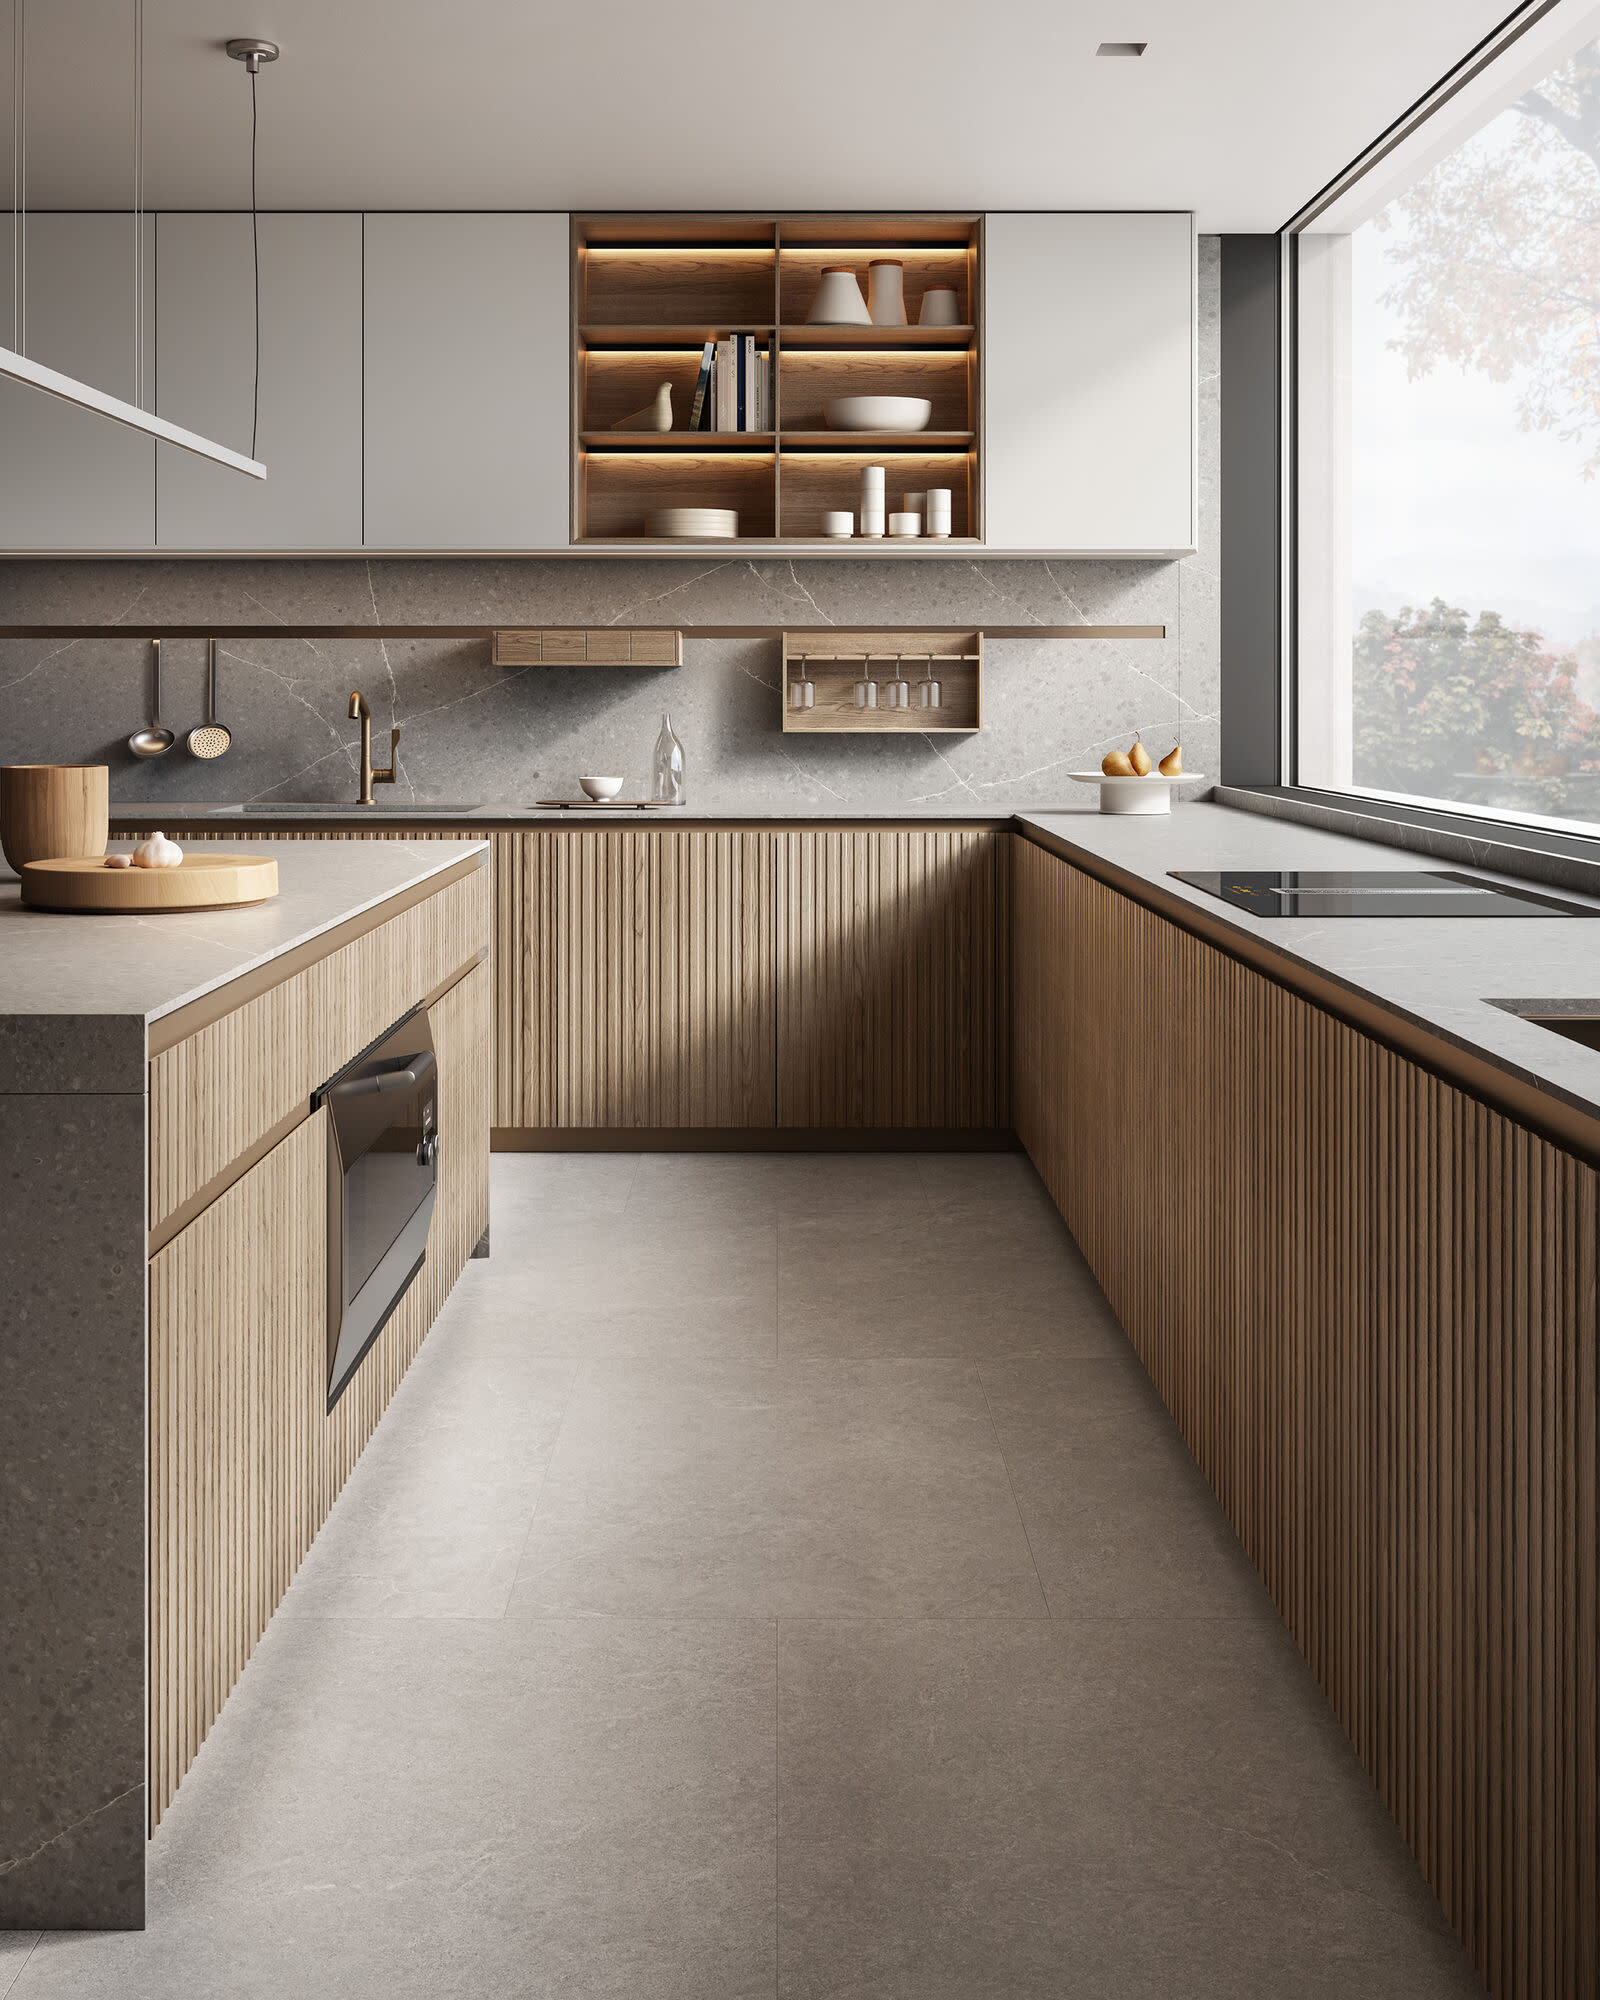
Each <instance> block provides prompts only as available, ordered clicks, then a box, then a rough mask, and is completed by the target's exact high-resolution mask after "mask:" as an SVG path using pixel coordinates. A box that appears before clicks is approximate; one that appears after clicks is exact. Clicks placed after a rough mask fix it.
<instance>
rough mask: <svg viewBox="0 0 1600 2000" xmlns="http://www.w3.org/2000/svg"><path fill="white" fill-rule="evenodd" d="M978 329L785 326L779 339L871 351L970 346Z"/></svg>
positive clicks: (784, 343) (789, 344)
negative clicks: (887, 348) (898, 348)
mask: <svg viewBox="0 0 1600 2000" xmlns="http://www.w3.org/2000/svg"><path fill="white" fill-rule="evenodd" d="M977 332H978V330H977V328H976V327H973V326H782V327H779V329H778V341H779V344H780V346H783V347H797V348H806V347H843V348H852V347H853V348H857V349H859V350H860V352H861V353H863V354H872V353H874V352H876V351H877V350H878V349H880V348H885V347H889V348H894V347H910V348H925V347H955V348H965V347H970V346H971V345H972V343H973V341H974V340H975V339H976V338H977Z"/></svg>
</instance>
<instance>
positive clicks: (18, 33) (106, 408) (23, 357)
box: [0, 0, 278, 479]
mask: <svg viewBox="0 0 1600 2000" xmlns="http://www.w3.org/2000/svg"><path fill="white" fill-rule="evenodd" d="M12 8H13V14H12V26H13V39H14V42H15V45H16V59H15V62H14V64H13V69H12V128H11V129H12V176H11V186H12V217H11V241H12V265H11V288H12V290H11V299H12V304H11V322H12V332H11V338H12V340H13V341H14V342H15V343H16V344H15V346H14V347H0V377H3V378H7V379H9V380H11V381H13V382H25V383H26V384H27V385H28V386H29V387H30V388H33V389H42V390H43V391H44V392H45V394H46V395H48V396H59V397H60V399H61V400H62V401H63V402H64V403H76V404H77V405H78V407H79V408H80V409H84V410H93V411H94V413H95V414H96V415H97V416H102V417H110V418H111V419H112V420H113V421H114V422H116V423H119V424H126V425H127V426H128V427H129V429H130V430H136V431H143V432H144V433H145V434H146V436H148V437H153V438H159V439H160V440H161V442H162V443H163V444H172V445H176V446H177V447H178V448H179V449H180V450H181V451H192V452H193V453H194V454H195V456H196V457H197V458H209V459H211V460H212V461H213V462H214V463H215V464H217V465H225V466H227V467H228V468H229V469H230V470H231V471H234V472H243V473H245V474H247V475H248V476H249V477H250V478H251V479H265V478H266V476H267V468H266V467H265V466H264V465H263V464H262V463H261V462H260V460H259V459H257V458H255V457H249V458H247V457H246V456H245V454H244V453H243V452H241V451H231V450H230V449H229V448H228V446H227V445H225V444H218V443H217V442H216V441H215V439H213V438H206V437H201V436H200V434H199V432H198V431H188V430H185V429H184V428H183V427H182V425H180V424H171V423H168V422H167V420H166V418H165V417H158V416H157V415H156V414H155V413H154V412H153V411H151V410H147V409H145V408H144V407H143V406H142V400H141V401H140V402H134V403H126V402H124V401H123V400H122V399H121V397H119V396H111V395H108V394H107V393H106V392H105V390H104V389H96V388H95V387H94V386H93V384H92V383H88V382H80V381H78V380H77V378H76V377H75V376H72V375H63V374H62V373H61V372H60V371H59V370H58V369H55V368H47V367H45V365H44V363H43V362H41V361H34V360H32V359H30V357H29V356H28V355H27V354H26V353H25V352H23V349H25V348H26V346H27V324H28V322H27V297H28V294H27V272H28V262H27V242H28V215H27V158H28V137H27V133H28V128H27V85H26V70H25V67H24V64H25V60H26V50H27V35H28V0H12ZM133 18H134V53H133V99H134V103H133V151H134V163H133V181H134V186H133V228H134V251H133V255H134V264H133V270H134V285H133V297H134V334H133V363H134V377H133V379H134V394H135V396H137V397H139V398H141V399H142V398H143V395H144V241H143V234H144V231H143V224H144V0H134V17H133ZM250 46H251V47H253V48H255V49H257V50H258V51H260V54H259V55H258V57H257V61H263V60H264V61H267V62H270V61H271V60H272V59H273V57H275V56H276V55H277V53H278V51H277V49H276V48H274V47H273V46H272V44H271V43H270V42H267V43H254V44H251V45H250ZM268 49H271V51H272V53H271V55H268V54H266V51H267V50H268ZM233 52H234V51H233V45H231V44H230V46H229V49H228V53H229V54H230V55H232V54H233ZM241 60H243V58H241ZM255 69H256V63H254V62H253V63H252V64H251V86H250V87H251V94H252V106H251V109H252V120H251V135H250V155H251V157H250V206H251V211H252V214H251V223H252V228H253V227H254V210H255V130H254V116H253V113H254V102H253V99H254V92H255ZM256 289H257V297H256V325H257V329H258V332H257V377H258V380H259V375H260V353H259V350H260V334H259V328H260V320H261V301H260V280H259V276H258V278H257V288H256ZM254 445H255V438H254V435H253V427H252V437H251V448H252V451H253V450H254Z"/></svg>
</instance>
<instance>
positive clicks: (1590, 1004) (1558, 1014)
mask: <svg viewBox="0 0 1600 2000" xmlns="http://www.w3.org/2000/svg"><path fill="white" fill-rule="evenodd" d="M1489 1005H1490V1006H1491V1007H1499V1008H1501V1009H1502V1010H1503V1011H1504V1012H1505V1013H1507V1014H1515V1015H1516V1016H1517V1018H1518V1019H1519V1020H1523V1021H1531V1022H1532V1023H1533V1025H1534V1026H1535V1027H1536V1028H1548V1029H1549V1030H1550V1032H1551V1034H1552V1035H1560V1036H1562V1037H1563V1038H1564V1039H1565V1040H1567V1041H1569V1042H1579V1043H1581V1044H1582V1045H1583V1047H1584V1048H1586V1049H1596V1050H1600V999H1597V1000H1491V1001H1490V1002H1489Z"/></svg>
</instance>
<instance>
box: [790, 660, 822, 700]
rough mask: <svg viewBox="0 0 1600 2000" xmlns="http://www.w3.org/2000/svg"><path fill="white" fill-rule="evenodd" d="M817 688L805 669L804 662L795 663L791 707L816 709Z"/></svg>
mask: <svg viewBox="0 0 1600 2000" xmlns="http://www.w3.org/2000/svg"><path fill="white" fill-rule="evenodd" d="M816 705H817V686H816V682H815V681H813V680H812V678H811V676H810V674H809V673H807V671H806V669H805V665H804V663H803V662H802V661H800V660H796V661H795V663H794V679H793V680H792V681H791V682H790V683H789V706H790V707H791V708H815V707H816Z"/></svg>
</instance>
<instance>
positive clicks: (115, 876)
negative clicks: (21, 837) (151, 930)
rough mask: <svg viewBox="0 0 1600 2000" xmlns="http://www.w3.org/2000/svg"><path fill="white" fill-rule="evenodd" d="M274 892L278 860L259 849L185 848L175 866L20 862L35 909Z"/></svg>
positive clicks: (215, 905) (194, 906) (113, 909)
mask: <svg viewBox="0 0 1600 2000" xmlns="http://www.w3.org/2000/svg"><path fill="white" fill-rule="evenodd" d="M277 893H278V864H277V862H276V861H274V860H272V859H271V858H270V857H269V856H267V855H261V854H194V853H191V854H185V856H184V857H183V860H182V861H181V862H180V863H179V865H178V866H177V867H176V868H108V867H107V866H106V864H105V862H104V861H102V860H95V859H93V858H90V859H88V860H77V859H74V860H67V861H28V862H24V864H23V867H22V900H23V902H25V903H26V904H28V905H29V907H30V908H32V909H35V910H81V911H89V912H93V913H94V914H96V915H100V916H106V915H113V916H114V915H117V914H123V915H128V914H133V915H137V914H139V913H140V912H148V911H150V910H226V909H230V908H233V907H236V906H237V905H238V904H241V903H264V902H266V901H267V899H268V898H269V897H271V896H275V895H277Z"/></svg>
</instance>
